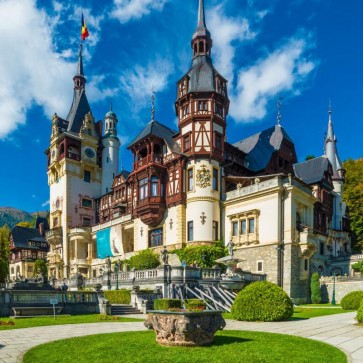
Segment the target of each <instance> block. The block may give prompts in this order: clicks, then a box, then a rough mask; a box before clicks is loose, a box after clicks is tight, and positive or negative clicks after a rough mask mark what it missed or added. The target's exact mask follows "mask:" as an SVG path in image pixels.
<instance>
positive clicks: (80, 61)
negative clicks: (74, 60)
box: [77, 43, 84, 76]
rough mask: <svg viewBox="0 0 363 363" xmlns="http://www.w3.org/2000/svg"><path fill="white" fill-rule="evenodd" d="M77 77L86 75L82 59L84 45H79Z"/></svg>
mask: <svg viewBox="0 0 363 363" xmlns="http://www.w3.org/2000/svg"><path fill="white" fill-rule="evenodd" d="M77 75H78V76H84V73H83V59H82V43H79V52H78V68H77Z"/></svg>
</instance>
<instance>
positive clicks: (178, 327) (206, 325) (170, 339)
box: [144, 310, 226, 346]
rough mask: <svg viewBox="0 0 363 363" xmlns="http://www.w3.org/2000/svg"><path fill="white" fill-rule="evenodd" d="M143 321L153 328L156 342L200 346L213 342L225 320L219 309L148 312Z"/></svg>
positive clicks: (170, 344)
mask: <svg viewBox="0 0 363 363" xmlns="http://www.w3.org/2000/svg"><path fill="white" fill-rule="evenodd" d="M148 313H149V315H148V317H147V319H146V321H145V323H144V324H145V326H146V327H147V328H148V329H153V330H155V333H156V342H157V343H159V344H160V345H168V346H202V345H210V344H212V343H213V340H214V334H215V333H216V332H217V330H223V328H224V327H225V326H226V322H225V320H224V319H223V317H222V312H221V311H201V312H172V311H156V310H152V311H149V312H148Z"/></svg>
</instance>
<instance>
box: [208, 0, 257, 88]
mask: <svg viewBox="0 0 363 363" xmlns="http://www.w3.org/2000/svg"><path fill="white" fill-rule="evenodd" d="M208 28H209V29H210V30H211V33H212V34H213V59H214V63H215V66H216V68H217V70H218V72H220V73H221V74H222V75H223V77H224V78H226V79H228V80H229V82H230V83H231V84H232V83H233V78H234V77H233V76H234V72H233V71H234V64H233V58H234V56H235V53H236V47H235V44H234V43H236V42H242V41H245V40H251V39H254V38H255V37H256V33H255V32H253V31H251V29H250V24H249V22H248V20H247V19H246V18H243V17H235V18H233V17H227V16H226V15H225V14H224V12H223V4H221V5H218V6H216V7H214V8H213V9H212V10H210V11H209V12H208Z"/></svg>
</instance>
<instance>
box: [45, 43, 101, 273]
mask: <svg viewBox="0 0 363 363" xmlns="http://www.w3.org/2000/svg"><path fill="white" fill-rule="evenodd" d="M73 81H74V93H73V102H72V105H71V108H70V111H69V113H68V116H67V118H66V119H62V118H61V117H59V116H58V115H57V114H55V115H54V116H53V120H52V134H51V140H50V147H49V148H48V149H47V150H46V154H47V156H48V184H49V187H50V212H51V215H50V228H51V229H50V231H49V232H48V233H47V240H48V242H49V243H50V253H49V256H48V262H49V268H50V274H53V275H55V276H56V277H57V278H61V277H68V276H69V274H70V264H71V263H72V260H73V261H76V259H78V258H83V259H86V258H87V257H88V256H87V251H88V246H86V244H87V242H86V244H85V245H84V246H80V245H77V246H75V245H73V241H70V237H69V231H70V229H71V228H73V227H76V226H77V227H81V228H82V227H87V226H91V225H92V224H93V223H94V222H95V202H94V198H97V197H99V196H100V195H101V166H102V164H101V160H100V157H99V156H100V153H101V150H100V148H99V141H100V134H101V132H102V130H100V125H99V124H95V122H94V118H93V116H92V112H91V109H90V106H89V103H88V100H87V97H86V90H85V85H86V78H85V76H84V72H83V59H82V45H80V49H79V55H78V67H77V73H76V75H75V76H74V77H73ZM86 230H87V228H86ZM86 235H87V238H88V237H90V233H89V236H88V234H87V233H85V236H86ZM88 243H91V241H88ZM83 250H84V251H83Z"/></svg>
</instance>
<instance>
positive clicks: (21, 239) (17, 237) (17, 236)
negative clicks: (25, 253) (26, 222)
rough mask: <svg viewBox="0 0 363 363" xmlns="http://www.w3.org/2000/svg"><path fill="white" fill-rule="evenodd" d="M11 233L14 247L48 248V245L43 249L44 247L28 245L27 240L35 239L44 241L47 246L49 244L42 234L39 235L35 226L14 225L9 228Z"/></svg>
mask: <svg viewBox="0 0 363 363" xmlns="http://www.w3.org/2000/svg"><path fill="white" fill-rule="evenodd" d="M11 235H12V237H13V241H14V246H15V247H16V248H27V249H40V250H48V247H47V248H45V249H44V248H39V247H34V246H29V244H28V242H29V241H36V242H43V243H44V242H45V243H47V246H49V245H48V242H47V240H46V239H45V238H44V237H43V236H41V234H40V233H39V230H37V229H36V228H27V227H20V226H15V227H14V228H13V229H12V230H11Z"/></svg>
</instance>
